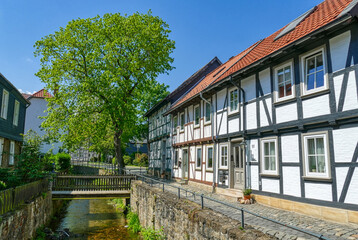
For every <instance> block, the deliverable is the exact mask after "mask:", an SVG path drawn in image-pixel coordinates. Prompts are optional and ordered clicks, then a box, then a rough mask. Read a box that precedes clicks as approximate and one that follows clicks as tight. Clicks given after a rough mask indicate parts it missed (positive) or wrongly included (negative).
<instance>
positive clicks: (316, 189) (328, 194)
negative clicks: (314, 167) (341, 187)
mask: <svg viewBox="0 0 358 240" xmlns="http://www.w3.org/2000/svg"><path fill="white" fill-rule="evenodd" d="M305 196H306V198H312V199H318V200H324V201H332V185H331V184H322V183H305Z"/></svg>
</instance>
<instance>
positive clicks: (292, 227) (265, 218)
mask: <svg viewBox="0 0 358 240" xmlns="http://www.w3.org/2000/svg"><path fill="white" fill-rule="evenodd" d="M126 171H128V172H130V170H126ZM131 174H133V175H135V176H137V177H139V178H142V179H148V180H150V181H151V186H153V182H157V183H159V184H162V188H163V192H164V185H167V186H170V187H172V188H176V189H178V197H179V198H180V191H181V190H182V191H184V192H186V193H190V194H192V195H193V196H194V199H195V196H196V195H198V194H197V193H195V192H192V191H190V190H187V189H184V188H181V187H177V186H173V185H171V184H169V183H166V182H163V181H160V180H156V179H153V178H150V177H146V176H143V175H142V174H136V173H131ZM142 181H143V180H142ZM200 197H201V207H202V208H204V199H208V200H210V201H213V202H216V203H219V204H222V205H225V206H227V207H231V208H234V209H236V210H240V211H241V214H242V215H241V216H242V221H241V227H242V228H244V212H246V213H248V214H251V215H253V216H255V217H258V218H261V219H264V220H267V221H270V222H273V223H276V224H279V225H282V226H285V227H287V228H291V229H293V230H296V231H298V232H302V233H305V234H308V235H310V236H313V237H316V238H318V239H322V240H329V238H327V237H325V236H323V234H317V233H314V232H311V231H307V230H305V229H302V228H299V227H295V226H292V225H289V224H286V223H283V222H281V221H277V220H275V219H271V218H268V217H264V216H261V215H259V214H257V213H254V212H251V211H249V210H246V209H244V208H242V207H237V206H235V205H232V204H230V203H226V202H222V201H220V200H217V199H215V198H211V197H208V196H205V195H204V194H200Z"/></svg>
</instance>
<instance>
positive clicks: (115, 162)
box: [112, 157, 118, 165]
mask: <svg viewBox="0 0 358 240" xmlns="http://www.w3.org/2000/svg"><path fill="white" fill-rule="evenodd" d="M117 163H118V162H117V159H116V157H114V158H112V164H113V165H117Z"/></svg>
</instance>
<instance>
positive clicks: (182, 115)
mask: <svg viewBox="0 0 358 240" xmlns="http://www.w3.org/2000/svg"><path fill="white" fill-rule="evenodd" d="M184 121H185V116H184V113H181V114H180V130H184Z"/></svg>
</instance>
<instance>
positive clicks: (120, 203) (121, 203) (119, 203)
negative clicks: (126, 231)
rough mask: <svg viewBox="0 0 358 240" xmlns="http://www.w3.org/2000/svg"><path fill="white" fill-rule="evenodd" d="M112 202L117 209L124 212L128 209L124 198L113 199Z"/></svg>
mask: <svg viewBox="0 0 358 240" xmlns="http://www.w3.org/2000/svg"><path fill="white" fill-rule="evenodd" d="M111 201H112V203H113V204H114V205H115V206H116V208H117V209H118V208H119V209H121V210H123V211H124V210H125V209H126V205H125V203H124V201H123V199H122V198H115V199H112V200H111Z"/></svg>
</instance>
